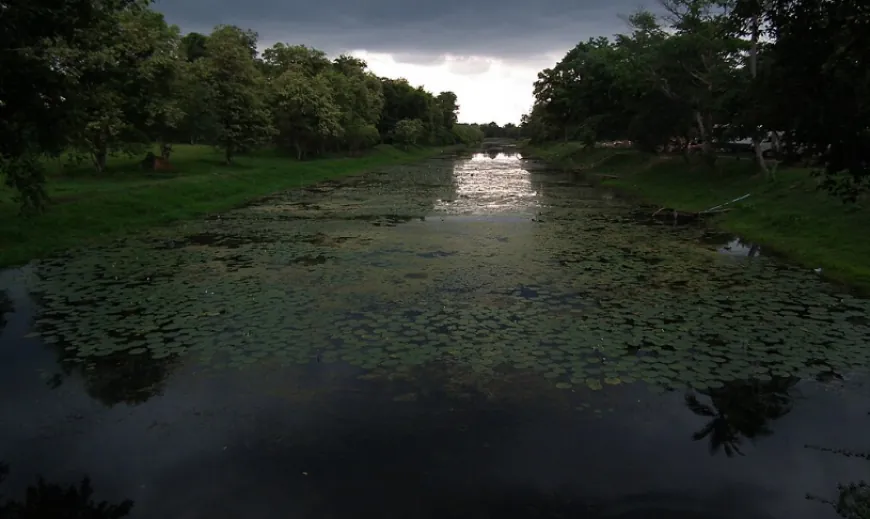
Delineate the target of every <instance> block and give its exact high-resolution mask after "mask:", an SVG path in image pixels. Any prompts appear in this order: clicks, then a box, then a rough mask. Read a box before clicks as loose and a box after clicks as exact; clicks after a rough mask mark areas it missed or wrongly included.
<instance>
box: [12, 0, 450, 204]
mask: <svg viewBox="0 0 870 519" xmlns="http://www.w3.org/2000/svg"><path fill="white" fill-rule="evenodd" d="M0 24H2V25H0V29H2V30H0V48H2V49H9V50H8V51H3V52H2V53H0V66H2V68H3V70H14V71H15V74H16V81H14V82H12V81H7V82H3V83H2V84H0V174H2V175H3V178H4V182H5V185H6V186H8V187H11V188H13V189H15V190H17V191H18V197H17V198H18V201H19V203H20V204H21V206H22V210H23V211H26V212H30V211H34V210H39V209H40V208H42V207H44V205H45V199H44V197H45V193H46V190H45V188H44V186H43V185H42V184H43V182H44V176H43V175H42V173H41V169H40V167H39V164H40V163H41V160H42V157H44V156H58V155H60V154H63V153H68V154H70V156H74V157H75V158H76V160H80V159H82V158H87V159H90V162H91V163H92V164H93V166H94V168H95V169H96V170H97V171H98V172H101V171H107V168H108V164H109V163H110V162H111V160H112V157H114V156H115V155H117V154H122V155H139V154H142V153H145V152H146V151H147V149H149V147H151V146H152V145H153V144H154V143H161V144H165V145H169V144H171V143H173V142H175V143H190V144H210V145H214V146H217V147H218V148H220V149H221V150H223V153H224V161H225V162H227V163H231V162H232V161H233V160H234V159H235V158H236V157H237V156H238V155H239V154H243V153H247V152H251V151H255V150H257V149H258V148H260V147H265V146H271V145H277V146H278V147H279V148H281V149H284V150H287V151H292V152H293V154H294V155H295V156H296V157H298V158H312V157H316V156H323V155H325V154H329V153H351V154H360V153H362V152H365V151H366V150H370V149H372V148H373V147H374V146H376V145H377V144H379V143H381V142H387V143H389V142H391V141H392V138H393V135H394V134H395V130H396V124H397V123H398V122H399V121H400V120H402V119H416V120H418V121H420V124H421V125H422V129H419V131H415V132H414V135H413V138H412V140H413V142H415V143H417V144H429V145H433V144H443V145H450V144H455V143H457V142H460V141H461V140H460V139H459V137H457V135H456V134H454V132H453V127H454V126H455V125H456V113H457V110H458V105H457V100H456V95H455V94H454V93H452V92H441V93H440V94H438V95H437V96H435V95H433V94H431V93H429V92H427V91H426V90H424V89H423V88H419V87H412V86H411V85H409V84H408V82H407V81H405V80H392V79H386V78H379V77H377V76H375V75H374V74H372V73H371V72H370V71H368V69H367V65H366V63H365V62H364V61H363V60H360V59H358V58H355V57H353V56H346V55H342V56H338V57H337V58H335V59H334V60H332V59H330V57H328V56H327V55H326V53H324V52H323V51H320V50H318V49H314V48H311V47H307V46H305V45H287V44H284V43H277V44H275V45H273V46H272V47H271V48H269V49H266V50H265V51H264V52H263V55H262V57H258V52H257V40H258V35H257V33H255V32H253V31H250V30H245V29H242V28H240V27H236V26H229V25H228V26H218V27H216V28H215V29H214V31H212V33H211V34H208V35H205V34H200V33H196V32H192V33H189V34H186V35H184V36H182V35H181V34H180V31H179V29H178V28H177V27H175V26H171V25H168V24H167V23H166V21H165V20H164V18H163V16H162V15H161V14H159V13H157V12H156V11H154V10H152V9H151V8H150V0H50V1H49V0H34V1H33V2H14V3H12V4H9V5H4V7H3V16H2V17H0ZM400 134H402V135H405V136H406V137H407V136H408V135H406V133H402V132H401V131H400ZM466 140H467V139H466ZM164 158H167V157H164ZM49 191H50V190H49Z"/></svg>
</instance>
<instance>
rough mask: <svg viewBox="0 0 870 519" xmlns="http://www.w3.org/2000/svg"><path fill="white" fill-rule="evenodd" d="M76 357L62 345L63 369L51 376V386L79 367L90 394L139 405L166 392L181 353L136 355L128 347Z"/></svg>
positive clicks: (108, 401)
mask: <svg viewBox="0 0 870 519" xmlns="http://www.w3.org/2000/svg"><path fill="white" fill-rule="evenodd" d="M70 354H72V357H71V356H70ZM73 358H75V352H74V351H72V352H70V351H68V350H66V349H65V348H64V347H63V346H59V347H58V363H59V365H60V367H61V373H60V374H57V375H54V376H53V377H51V378H49V379H48V384H49V386H51V387H52V388H56V387H58V386H60V385H61V383H62V379H63V377H67V376H69V375H71V374H72V373H73V372H74V371H79V372H80V374H81V377H82V380H83V381H84V386H85V391H86V392H87V393H88V395H90V396H91V397H92V398H94V399H95V400H98V401H99V402H100V403H102V404H103V405H106V406H108V407H111V406H113V405H116V404H120V403H124V404H128V405H139V404H142V403H144V402H146V401H147V400H148V399H150V398H151V397H153V396H156V395H159V394H160V393H162V391H163V387H164V385H165V383H166V378H167V376H168V375H169V372H170V371H171V369H172V367H173V365H174V364H175V361H176V359H177V358H178V356H177V355H169V356H167V357H164V358H161V359H155V358H153V357H151V356H150V355H148V354H140V355H132V354H130V353H128V352H125V351H124V352H119V353H116V354H113V355H108V356H105V357H87V358H85V359H77V358H76V359H75V360H76V361H77V362H71V360H72V359H73Z"/></svg>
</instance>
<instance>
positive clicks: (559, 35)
mask: <svg viewBox="0 0 870 519" xmlns="http://www.w3.org/2000/svg"><path fill="white" fill-rule="evenodd" d="M649 4H650V0H536V1H530V0H439V1H438V2H434V1H431V0H416V1H410V0H156V2H155V7H156V9H157V10H159V11H161V12H163V13H164V14H165V15H166V19H167V21H168V22H169V23H173V24H177V25H178V26H180V27H181V29H182V31H183V32H190V31H197V32H203V33H208V32H209V31H210V30H211V29H212V28H213V27H214V26H215V25H218V24H233V25H238V26H240V27H242V28H245V29H253V30H255V31H257V32H258V33H259V36H260V48H261V49H263V48H266V47H269V46H271V45H272V44H274V43H277V42H284V43H288V44H305V45H308V46H311V47H315V48H318V49H321V50H323V51H325V52H327V53H328V54H330V55H332V56H337V55H338V54H341V53H348V54H353V55H355V56H358V57H360V58H363V59H365V60H366V61H367V62H368V65H369V69H370V70H371V71H372V72H374V73H375V74H378V75H379V76H386V77H393V78H397V77H404V78H406V79H407V80H408V81H409V82H410V83H411V84H413V85H415V86H416V85H422V86H423V87H424V88H426V89H427V90H429V91H431V92H433V93H435V94H437V93H438V92H441V91H444V90H451V91H453V92H455V93H456V95H457V97H458V98H459V105H460V107H459V121H460V122H468V123H487V122H490V121H495V122H496V123H498V124H501V125H503V124H505V123H515V124H518V123H519V121H520V117H521V116H522V114H524V113H526V112H528V110H529V109H530V108H531V106H532V102H533V100H534V98H533V96H532V85H533V83H534V81H535V79H536V77H537V73H538V71H540V70H542V69H544V68H546V67H551V66H553V65H554V64H555V63H556V62H557V61H558V60H559V59H561V57H562V56H563V55H564V54H565V52H567V51H568V50H569V49H570V48H571V47H573V46H574V45H576V44H577V43H578V42H579V41H582V40H586V39H587V38H590V37H596V36H610V35H612V34H614V33H620V32H626V30H627V27H626V25H625V22H624V21H622V19H621V18H620V16H619V15H626V14H630V13H632V12H634V11H636V10H637V9H639V8H642V7H652V5H649Z"/></svg>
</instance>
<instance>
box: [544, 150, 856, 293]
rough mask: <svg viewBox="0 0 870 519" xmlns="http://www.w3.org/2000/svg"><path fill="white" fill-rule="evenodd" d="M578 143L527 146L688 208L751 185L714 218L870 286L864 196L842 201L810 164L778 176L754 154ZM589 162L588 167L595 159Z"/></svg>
mask: <svg viewBox="0 0 870 519" xmlns="http://www.w3.org/2000/svg"><path fill="white" fill-rule="evenodd" d="M581 148H582V146H581V145H580V144H577V143H561V144H557V145H554V146H550V147H546V148H543V149H540V148H532V149H530V152H531V154H532V155H534V156H539V157H541V158H542V159H544V160H550V161H553V162H555V163H561V164H563V165H566V166H568V167H578V168H583V167H589V171H590V172H592V173H593V174H594V173H603V174H605V175H613V176H615V177H617V178H608V177H604V178H603V182H604V183H605V184H606V185H610V186H614V187H617V188H619V189H620V190H623V191H625V192H627V193H630V194H633V195H636V196H638V197H640V198H641V199H643V200H645V201H647V202H650V203H654V204H659V205H662V206H666V207H671V208H676V209H680V210H686V211H701V210H704V209H709V208H712V207H714V206H716V205H719V204H722V203H725V202H728V201H730V200H733V199H734V198H737V197H739V196H742V195H744V194H747V193H751V195H750V197H749V198H747V199H745V200H743V201H740V202H736V203H734V204H731V205H729V206H728V207H729V208H732V210H731V211H729V212H727V213H725V214H723V215H720V216H717V217H716V218H715V219H714V220H713V222H714V225H715V226H716V227H718V228H720V229H722V230H726V231H729V232H733V233H735V234H737V235H740V236H741V237H743V238H745V239H747V240H749V241H753V242H756V243H760V244H761V245H762V246H764V247H766V248H767V249H768V250H771V251H774V252H776V253H779V254H783V255H785V256H787V257H789V258H791V259H793V260H794V261H796V262H798V263H800V264H802V265H804V266H806V267H808V268H817V267H821V268H822V269H823V273H824V274H825V275H826V276H828V277H830V278H831V279H834V280H836V281H839V282H843V283H847V284H850V285H853V286H855V287H857V288H860V289H862V290H863V291H867V290H870V240H866V239H864V238H862V236H864V235H865V234H864V233H865V232H866V230H867V229H870V208H868V207H867V202H866V201H864V202H863V203H862V202H859V203H857V204H849V203H843V202H841V201H840V200H839V199H837V198H835V197H832V196H830V195H828V194H827V193H825V192H824V191H819V190H818V189H816V185H817V184H816V179H815V178H813V177H812V176H811V175H810V171H809V170H806V169H781V170H779V171H778V172H777V177H776V179H775V180H773V181H769V180H766V179H765V178H763V177H761V176H760V175H758V174H757V172H756V170H755V166H754V163H753V162H752V160H751V159H749V158H743V159H741V160H735V159H734V158H731V157H722V158H721V159H720V160H719V162H718V165H717V167H716V168H715V170H710V169H709V168H708V167H706V166H704V165H702V164H699V163H696V162H694V161H693V162H691V163H686V161H685V160H683V159H682V158H681V157H672V156H671V157H653V156H649V155H644V154H641V153H637V152H630V151H629V152H625V151H618V150H601V149H596V150H589V151H585V152H583V151H581ZM590 166H591V167H590Z"/></svg>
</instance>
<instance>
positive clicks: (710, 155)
mask: <svg viewBox="0 0 870 519" xmlns="http://www.w3.org/2000/svg"><path fill="white" fill-rule="evenodd" d="M712 119H713V117H712V116H711V115H710V114H704V115H702V114H701V112H700V111H698V110H696V111H695V122H697V123H698V133H700V134H701V153H702V154H703V155H704V160H705V161H706V162H707V163H708V164H710V165H711V166H712V165H713V164H715V163H716V153H715V152H714V150H713V141H712V140H711V137H712V135H710V130H711V129H712V128H713V120H712Z"/></svg>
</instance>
